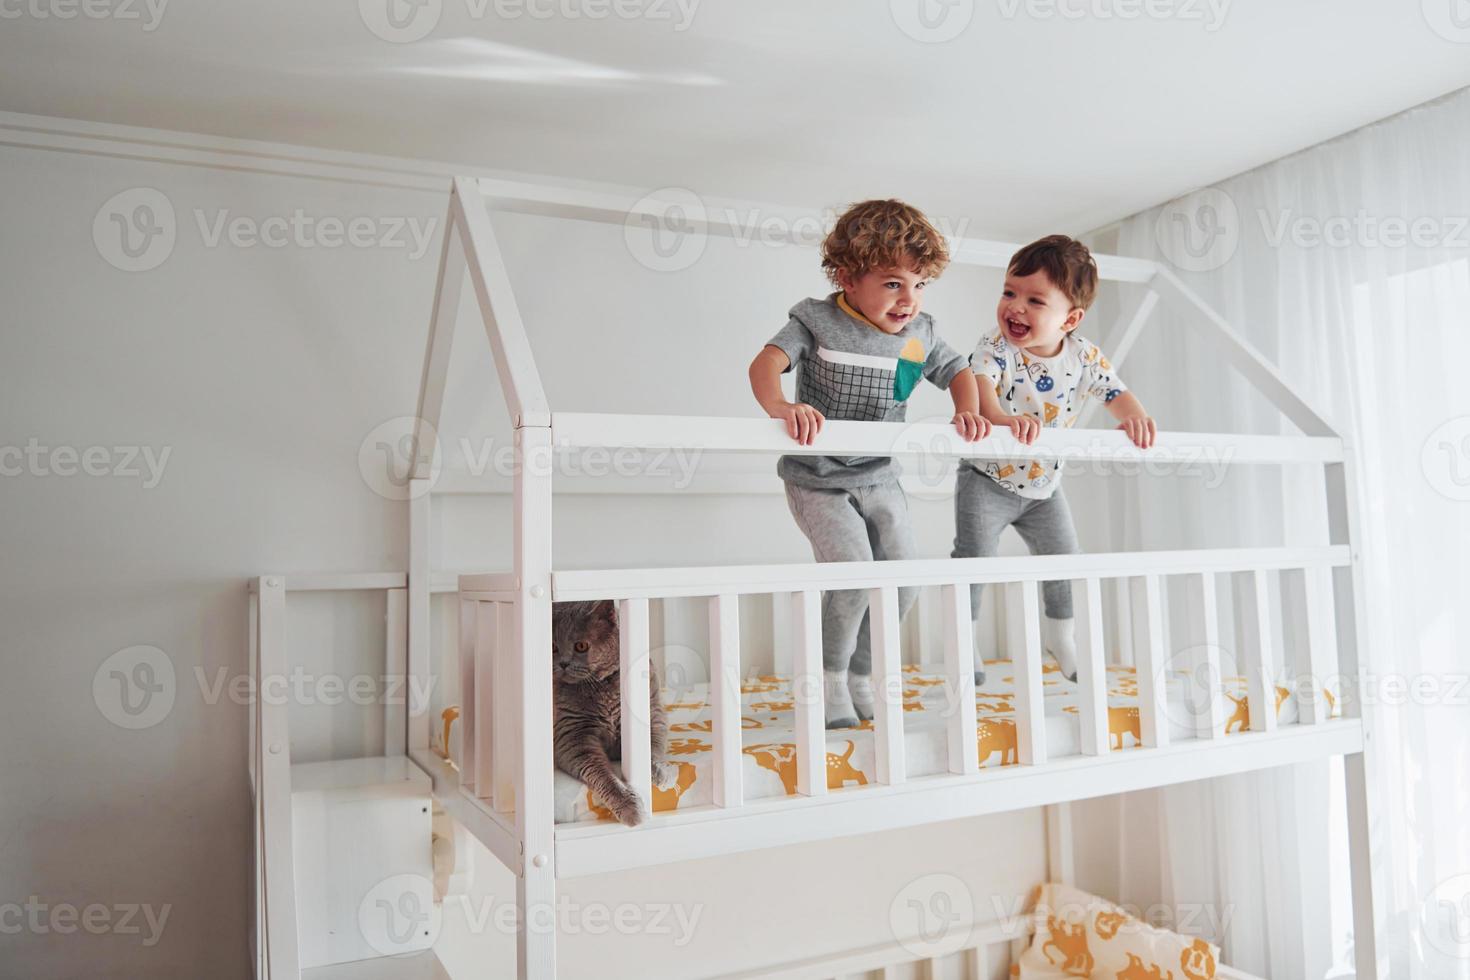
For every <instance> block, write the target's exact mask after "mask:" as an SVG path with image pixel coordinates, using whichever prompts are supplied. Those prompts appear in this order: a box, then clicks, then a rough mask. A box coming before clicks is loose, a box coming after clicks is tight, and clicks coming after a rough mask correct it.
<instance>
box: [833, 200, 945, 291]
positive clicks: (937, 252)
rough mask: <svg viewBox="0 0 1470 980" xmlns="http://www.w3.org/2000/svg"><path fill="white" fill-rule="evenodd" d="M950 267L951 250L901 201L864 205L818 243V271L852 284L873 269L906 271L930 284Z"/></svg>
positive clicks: (845, 216)
mask: <svg viewBox="0 0 1470 980" xmlns="http://www.w3.org/2000/svg"><path fill="white" fill-rule="evenodd" d="M947 265H949V246H948V245H947V244H945V241H944V236H943V235H941V234H940V233H939V232H938V231H937V230H936V229H935V227H934V226H933V225H931V224H930V223H929V219H928V218H926V217H924V212H922V211H920V210H919V209H918V208H916V207H913V206H911V205H908V204H905V203H903V202H902V201H894V200H887V201H863V202H862V203H861V204H854V205H853V206H852V207H850V208H848V209H847V210H846V211H844V212H843V213H842V217H840V218H838V219H837V224H836V225H835V226H834V227H833V228H832V230H831V231H830V232H828V233H827V238H826V240H825V241H823V242H822V268H823V269H824V270H825V271H826V273H827V278H828V279H830V280H832V283H833V285H837V284H838V283H837V274H838V273H839V272H845V273H847V274H848V275H849V276H852V277H853V278H857V277H858V276H862V275H865V274H867V273H869V272H872V271H873V270H874V269H895V268H902V267H907V268H909V269H911V270H912V271H914V272H916V273H918V274H919V275H921V276H923V277H925V278H926V279H932V278H934V277H935V276H938V275H939V274H940V273H941V272H943V271H944V267H945V266H947Z"/></svg>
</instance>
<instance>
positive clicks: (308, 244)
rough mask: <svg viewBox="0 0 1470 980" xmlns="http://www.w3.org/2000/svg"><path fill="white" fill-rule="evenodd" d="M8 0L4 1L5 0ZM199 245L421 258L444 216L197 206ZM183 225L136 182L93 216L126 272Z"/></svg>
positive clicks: (106, 254) (98, 239)
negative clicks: (351, 250) (364, 251)
mask: <svg viewBox="0 0 1470 980" xmlns="http://www.w3.org/2000/svg"><path fill="white" fill-rule="evenodd" d="M0 2H3V0H0ZM190 213H191V214H192V216H193V219H194V220H193V226H194V229H195V231H196V232H197V233H198V235H199V241H200V244H202V245H203V246H204V247H205V248H209V249H215V248H221V247H230V248H238V249H253V248H267V249H281V248H299V249H326V250H332V249H339V248H344V247H345V248H354V249H370V248H378V249H386V250H397V251H402V252H404V253H405V254H407V256H408V258H409V259H410V260H413V261H417V260H419V259H421V258H423V257H424V255H425V254H427V253H428V251H429V246H430V245H431V244H432V243H433V239H434V233H435V232H436V231H437V229H438V226H439V219H438V218H434V217H427V218H426V217H420V216H417V215H351V216H340V215H334V214H311V213H309V212H307V211H306V210H305V209H303V208H296V209H294V210H292V211H291V212H290V213H287V214H272V215H265V216H263V217H261V216H256V215H248V214H237V213H235V212H232V211H231V210H230V209H229V208H215V209H213V210H206V209H204V208H194V209H193V210H192V212H190ZM178 236H179V223H178V219H177V217H176V216H175V213H174V206H173V202H172V201H170V200H169V198H168V196H167V195H166V194H164V193H163V192H162V191H159V190H156V189H154V188H152V187H133V188H130V189H128V190H125V191H122V192H120V193H118V194H115V195H113V196H112V197H110V198H108V199H107V201H106V202H104V203H103V205H102V207H100V208H99V209H98V210H97V214H96V216H95V217H94V218H93V219H92V242H93V244H94V245H96V247H97V252H98V254H99V255H101V256H102V258H103V259H105V260H106V261H107V263H108V264H109V265H111V266H113V267H114V268H117V269H121V270H122V271H124V272H147V271H148V270H150V269H156V268H158V267H159V266H160V265H162V264H163V263H164V262H165V261H167V260H168V257H169V256H170V255H172V254H173V250H174V246H175V244H177V242H178Z"/></svg>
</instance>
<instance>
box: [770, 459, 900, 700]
mask: <svg viewBox="0 0 1470 980" xmlns="http://www.w3.org/2000/svg"><path fill="white" fill-rule="evenodd" d="M786 503H787V505H788V506H790V508H791V516H792V517H795V518H796V525H797V527H800V528H801V531H802V533H803V534H805V535H806V536H807V539H808V540H809V541H811V543H812V554H813V555H815V556H816V559H817V561H875V560H876V561H885V560H891V559H902V558H915V557H917V552H916V549H915V548H914V533H913V528H911V527H910V526H909V504H908V500H907V498H905V497H904V495H903V488H902V487H900V486H899V485H898V482H897V481H896V480H886V481H884V482H882V483H877V484H874V485H872V486H866V487H845V488H841V489H821V490H818V489H814V488H811V487H798V486H793V485H792V484H790V483H788V484H786ZM917 597H918V590H917V589H912V588H910V589H899V590H898V615H899V617H900V618H902V617H903V615H904V614H905V613H907V612H908V611H909V607H910V606H912V605H913V604H914V599H915V598H917ZM822 667H823V669H825V670H849V671H851V672H852V673H854V674H871V673H872V672H873V646H872V640H871V639H870V637H869V633H868V593H867V590H866V589H845V590H839V591H834V592H826V593H824V594H823V595H822Z"/></svg>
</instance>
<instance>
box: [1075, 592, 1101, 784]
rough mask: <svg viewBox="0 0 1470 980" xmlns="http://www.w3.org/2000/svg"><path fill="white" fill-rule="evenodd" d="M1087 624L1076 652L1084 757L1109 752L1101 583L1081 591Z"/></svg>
mask: <svg viewBox="0 0 1470 980" xmlns="http://www.w3.org/2000/svg"><path fill="white" fill-rule="evenodd" d="M1082 596H1083V599H1082V604H1083V607H1084V622H1085V623H1086V625H1087V632H1086V635H1085V636H1084V637H1083V639H1084V641H1085V642H1084V643H1083V645H1082V648H1081V649H1079V650H1078V651H1077V653H1078V657H1077V712H1078V718H1079V719H1080V724H1081V726H1082V729H1081V730H1082V754H1083V755H1101V754H1103V753H1105V752H1107V751H1108V749H1109V744H1108V668H1107V663H1106V661H1105V658H1104V657H1103V615H1102V604H1103V597H1102V583H1101V582H1100V581H1098V580H1097V579H1095V578H1089V579H1085V580H1084V581H1083V588H1082Z"/></svg>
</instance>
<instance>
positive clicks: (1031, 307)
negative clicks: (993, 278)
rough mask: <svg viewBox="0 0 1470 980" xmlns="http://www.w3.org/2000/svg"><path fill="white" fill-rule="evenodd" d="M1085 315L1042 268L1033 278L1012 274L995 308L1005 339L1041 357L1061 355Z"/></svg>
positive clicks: (1008, 277)
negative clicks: (1063, 344) (1066, 342)
mask: <svg viewBox="0 0 1470 980" xmlns="http://www.w3.org/2000/svg"><path fill="white" fill-rule="evenodd" d="M1082 314H1083V311H1082V309H1081V308H1080V307H1075V306H1073V305H1072V303H1071V302H1070V301H1069V300H1068V299H1067V294H1066V293H1064V292H1062V291H1061V290H1060V289H1058V288H1057V287H1056V284H1055V283H1053V282H1052V281H1051V278H1050V277H1049V276H1048V275H1047V274H1046V273H1045V272H1043V271H1042V270H1040V269H1038V270H1036V271H1035V272H1033V273H1031V275H1029V276H1018V275H1014V274H1011V273H1008V274H1007V275H1006V284H1005V288H1004V289H1002V290H1001V293H1000V303H999V305H997V306H996V308H995V320H996V323H997V325H998V326H999V327H1000V334H1001V336H1002V337H1004V338H1005V339H1007V340H1009V341H1010V342H1011V343H1012V344H1013V345H1014V346H1016V347H1021V348H1024V349H1025V350H1027V351H1029V352H1030V353H1032V354H1036V355H1037V356H1039V357H1055V356H1056V355H1057V354H1059V353H1061V350H1062V340H1063V338H1065V337H1066V336H1067V334H1069V333H1071V332H1072V331H1073V330H1075V329H1076V328H1077V324H1079V323H1081V322H1082Z"/></svg>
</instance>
